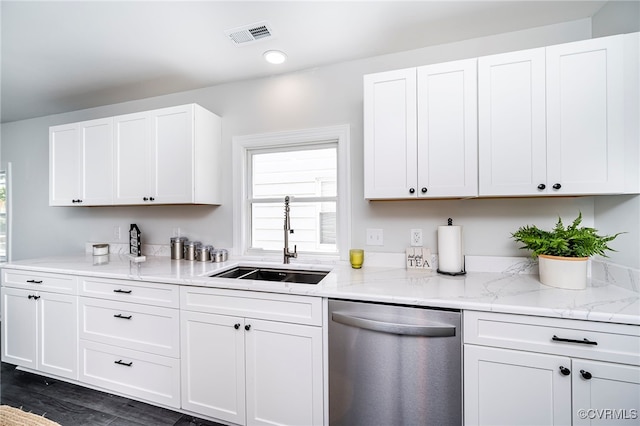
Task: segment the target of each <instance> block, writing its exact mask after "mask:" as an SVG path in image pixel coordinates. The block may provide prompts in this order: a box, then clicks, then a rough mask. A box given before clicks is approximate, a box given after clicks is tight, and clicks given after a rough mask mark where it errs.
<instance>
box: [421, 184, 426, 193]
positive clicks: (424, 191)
mask: <svg viewBox="0 0 640 426" xmlns="http://www.w3.org/2000/svg"><path fill="white" fill-rule="evenodd" d="M420 191H422V193H423V194H426V193H427V188H426V187H424V186H423V187H422V189H421V190H420Z"/></svg>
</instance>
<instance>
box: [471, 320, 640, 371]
mask: <svg viewBox="0 0 640 426" xmlns="http://www.w3.org/2000/svg"><path fill="white" fill-rule="evenodd" d="M464 343H472V344H476V345H484V346H495V347H500V348H513V349H518V350H526V351H531V352H541V353H548V354H556V355H564V356H570V357H579V358H586V359H595V360H602V361H611V362H617V363H623V364H633V365H640V354H639V353H638V348H640V327H638V326H634V325H626V324H613V323H603V322H591V321H580V320H569V319H561V318H545V317H533V316H525V315H511V314H500V313H490V312H475V311H465V312H464Z"/></svg>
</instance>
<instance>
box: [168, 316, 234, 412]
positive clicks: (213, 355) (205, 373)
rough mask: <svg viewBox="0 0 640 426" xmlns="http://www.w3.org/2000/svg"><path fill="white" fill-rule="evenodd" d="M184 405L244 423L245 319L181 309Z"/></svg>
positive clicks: (190, 408) (187, 408) (183, 406)
mask: <svg viewBox="0 0 640 426" xmlns="http://www.w3.org/2000/svg"><path fill="white" fill-rule="evenodd" d="M180 321H181V339H182V343H181V345H182V349H181V355H182V357H181V362H182V408H184V409H186V410H190V411H193V412H196V413H201V414H204V415H207V416H211V417H214V418H217V419H221V420H225V421H228V422H232V423H237V424H244V422H245V366H244V332H245V330H244V320H243V319H242V318H236V317H231V316H223V315H214V314H205V313H200V312H189V311H182V312H181V320H180Z"/></svg>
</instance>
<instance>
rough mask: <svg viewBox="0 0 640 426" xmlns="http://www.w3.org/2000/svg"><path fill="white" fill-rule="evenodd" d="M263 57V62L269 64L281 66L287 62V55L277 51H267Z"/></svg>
mask: <svg viewBox="0 0 640 426" xmlns="http://www.w3.org/2000/svg"><path fill="white" fill-rule="evenodd" d="M262 56H264V59H265V61H267V62H269V63H270V64H275V65H277V64H281V63H283V62H284V61H286V60H287V55H285V54H284V53H283V52H281V51H279V50H267V51H266V52H264V53H263V54H262Z"/></svg>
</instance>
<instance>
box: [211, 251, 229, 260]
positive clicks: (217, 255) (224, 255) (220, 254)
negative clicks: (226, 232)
mask: <svg viewBox="0 0 640 426" xmlns="http://www.w3.org/2000/svg"><path fill="white" fill-rule="evenodd" d="M228 258H229V252H228V251H227V250H226V249H218V250H214V251H213V252H211V261H212V262H226V261H227V259H228Z"/></svg>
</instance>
